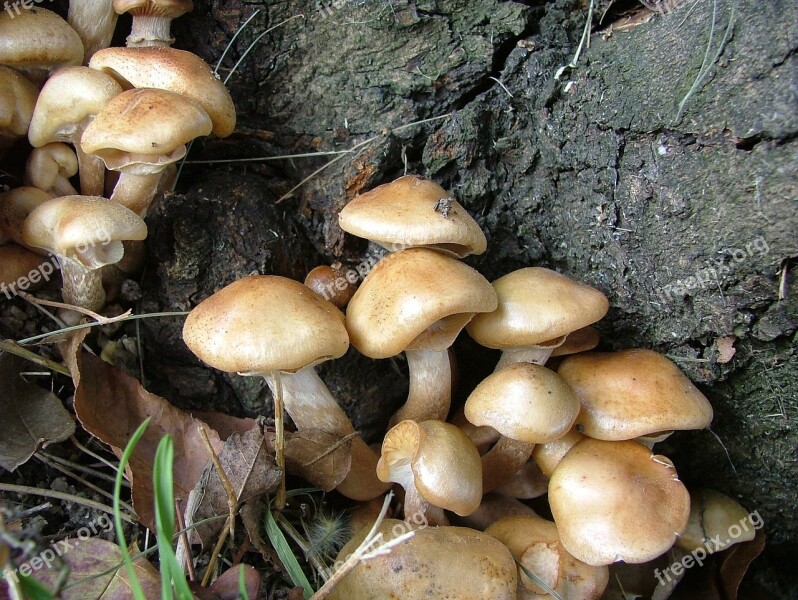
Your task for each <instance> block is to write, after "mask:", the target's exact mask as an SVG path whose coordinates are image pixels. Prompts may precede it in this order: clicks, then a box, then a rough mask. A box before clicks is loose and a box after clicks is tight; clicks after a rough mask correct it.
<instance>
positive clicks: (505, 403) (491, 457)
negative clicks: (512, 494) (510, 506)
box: [465, 363, 579, 492]
mask: <svg viewBox="0 0 798 600" xmlns="http://www.w3.org/2000/svg"><path fill="white" fill-rule="evenodd" d="M578 413H579V400H578V399H577V398H576V396H574V394H573V392H572V391H571V390H570V389H569V388H568V386H567V385H566V384H565V382H564V381H563V380H562V379H561V378H560V377H559V376H558V375H557V374H556V373H555V372H554V371H551V370H549V369H547V368H546V367H541V366H540V365H534V364H530V363H515V364H511V365H509V366H507V367H505V368H504V369H501V370H500V371H494V372H493V374H491V375H489V376H488V377H487V378H486V379H485V380H484V381H482V382H481V383H480V384H479V385H478V386H477V387H476V388H475V389H474V391H473V392H472V393H471V395H470V396H469V397H468V400H466V403H465V416H466V419H468V420H469V421H470V422H471V423H473V424H474V425H477V426H487V427H492V428H493V429H495V430H496V431H498V432H499V433H500V434H501V437H500V438H499V441H498V442H496V444H495V445H494V446H493V448H491V449H490V450H489V451H488V453H487V454H485V455H483V456H482V488H483V490H484V491H485V492H489V491H491V490H493V489H495V488H496V487H498V486H499V485H501V484H503V483H505V482H506V481H508V480H509V479H510V478H511V477H512V476H513V474H514V473H516V472H517V471H518V470H519V469H520V468H521V467H523V466H524V465H525V464H526V462H527V461H528V460H529V457H530V456H531V455H532V449H533V448H534V446H535V444H545V443H547V442H552V441H554V440H556V439H557V438H559V437H562V436H563V435H565V433H567V432H568V430H569V429H570V428H571V427H572V426H573V424H574V421H575V420H576V416H577V414H578Z"/></svg>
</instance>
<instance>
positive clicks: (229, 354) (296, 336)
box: [183, 275, 349, 374]
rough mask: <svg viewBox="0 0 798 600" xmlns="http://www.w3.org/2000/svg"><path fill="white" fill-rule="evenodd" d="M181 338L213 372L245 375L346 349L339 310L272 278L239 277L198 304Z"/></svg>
mask: <svg viewBox="0 0 798 600" xmlns="http://www.w3.org/2000/svg"><path fill="white" fill-rule="evenodd" d="M183 340H184V341H185V342H186V345H187V346H188V347H189V349H190V350H191V351H192V352H193V353H194V354H196V355H197V356H198V357H199V358H200V359H201V360H202V361H204V362H206V363H207V364H209V365H210V366H212V367H214V368H215V369H219V370H221V371H226V372H228V373H248V374H263V373H269V372H273V371H290V372H294V371H299V370H300V369H303V368H305V367H307V366H311V365H315V364H318V363H320V362H323V361H325V360H329V359H332V358H338V357H339V356H342V355H343V354H344V353H345V352H346V350H347V348H348V347H349V339H348V337H347V334H346V328H345V327H344V316H343V314H342V313H341V311H339V310H338V309H337V308H335V307H334V306H333V305H332V304H331V303H329V302H327V301H326V300H324V299H322V298H321V297H319V296H318V295H317V294H316V293H314V292H312V291H311V290H309V289H308V288H306V287H305V286H304V285H302V284H301V283H299V282H297V281H293V280H291V279H287V278H285V277H278V276H276V275H252V276H250V277H245V278H244V279H239V280H238V281H235V282H233V283H231V284H230V285H228V286H227V287H225V288H223V289H221V290H219V291H218V292H216V293H215V294H213V295H212V296H210V297H209V298H207V299H205V300H203V301H202V302H200V303H199V304H198V305H197V306H196V307H195V308H194V310H192V311H191V314H189V316H188V318H186V322H185V325H184V326H183Z"/></svg>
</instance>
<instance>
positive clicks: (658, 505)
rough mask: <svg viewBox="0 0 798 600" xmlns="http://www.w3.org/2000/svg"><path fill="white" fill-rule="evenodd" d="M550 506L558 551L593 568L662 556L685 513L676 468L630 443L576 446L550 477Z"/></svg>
mask: <svg viewBox="0 0 798 600" xmlns="http://www.w3.org/2000/svg"><path fill="white" fill-rule="evenodd" d="M549 504H550V505H551V512H552V515H553V516H554V522H555V523H556V524H557V529H558V530H559V532H560V537H561V538H562V543H563V546H565V548H566V549H567V550H568V552H570V553H571V554H573V555H574V556H575V557H576V558H578V559H579V560H581V561H583V562H586V563H588V564H590V565H594V566H598V565H609V564H611V563H613V562H615V561H618V560H623V561H625V562H629V563H640V562H646V561H648V560H651V559H652V558H654V557H656V556H659V555H660V554H662V553H663V552H665V551H666V550H668V549H669V548H670V547H671V546H673V543H674V541H675V540H676V538H677V537H678V536H679V535H680V534H681V532H682V531H684V528H685V526H686V525H687V518H688V516H689V514H690V495H689V494H688V493H687V490H686V489H685V487H684V485H683V484H682V482H681V481H679V478H678V475H677V474H676V469H675V468H674V467H673V463H672V462H671V461H670V460H669V459H668V458H666V457H664V456H654V455H653V454H652V453H651V451H650V450H649V449H648V448H646V447H645V446H643V445H642V444H639V443H637V442H633V441H622V442H605V441H601V440H594V439H590V438H585V439H584V440H582V441H581V442H579V443H578V444H576V445H575V446H574V447H573V448H572V449H571V450H570V451H569V452H568V454H566V455H565V456H564V457H563V459H562V460H561V461H560V464H559V465H557V468H556V469H555V470H554V473H553V474H552V476H551V480H550V481H549Z"/></svg>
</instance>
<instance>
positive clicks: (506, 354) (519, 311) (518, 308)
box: [466, 267, 609, 370]
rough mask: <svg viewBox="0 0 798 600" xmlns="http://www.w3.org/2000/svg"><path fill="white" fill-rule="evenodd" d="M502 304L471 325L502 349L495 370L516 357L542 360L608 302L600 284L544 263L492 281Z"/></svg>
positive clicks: (489, 344) (487, 342) (470, 331)
mask: <svg viewBox="0 0 798 600" xmlns="http://www.w3.org/2000/svg"><path fill="white" fill-rule="evenodd" d="M493 287H494V288H495V290H496V295H497V296H498V298H499V307H498V308H497V309H496V310H495V311H493V312H491V313H486V314H483V315H478V316H476V317H474V319H473V320H472V321H471V322H470V323H469V324H468V325H467V327H466V330H467V331H468V334H469V335H470V336H471V337H472V338H474V340H475V341H477V342H478V343H480V344H482V345H483V346H487V347H488V348H497V349H501V350H503V352H502V357H501V359H500V360H499V364H497V365H496V370H499V369H501V368H503V367H505V366H507V365H509V364H512V363H515V362H530V363H536V364H539V365H542V364H545V362H546V361H547V360H548V359H549V356H551V353H552V351H553V350H554V349H555V348H556V347H557V346H559V345H560V344H562V343H563V342H564V341H565V336H567V335H568V334H569V333H571V332H574V331H576V330H578V329H581V328H582V327H585V326H587V325H590V324H591V323H595V322H596V321H598V320H599V319H601V318H602V317H603V316H604V315H605V314H606V313H607V309H608V308H609V302H608V301H607V298H606V296H604V294H602V293H601V292H600V291H598V290H597V289H595V288H592V287H590V286H587V285H584V284H581V283H577V282H576V281H574V280H573V279H571V278H569V277H566V276H565V275H561V274H559V273H557V272H555V271H552V270H550V269H544V268H542V267H527V268H525V269H519V270H518V271H513V272H512V273H508V274H507V275H505V276H504V277H500V278H499V279H497V280H496V281H494V282H493Z"/></svg>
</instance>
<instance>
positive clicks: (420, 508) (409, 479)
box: [391, 463, 449, 527]
mask: <svg viewBox="0 0 798 600" xmlns="http://www.w3.org/2000/svg"><path fill="white" fill-rule="evenodd" d="M391 479H392V480H393V481H394V482H395V483H398V484H399V485H401V486H402V487H403V488H404V490H405V501H404V513H405V521H409V522H414V523H416V522H420V523H426V524H427V525H430V526H432V527H439V526H441V525H449V519H448V518H447V517H446V513H445V512H444V511H443V509H442V508H441V507H440V506H435V505H434V504H431V503H430V502H429V501H428V500H426V499H425V498H424V497H423V496H422V495H421V493H419V491H418V488H417V487H416V477H415V475H414V474H413V469H412V468H411V467H410V463H407V464H402V465H397V466H396V467H395V468H394V471H393V472H392V474H391Z"/></svg>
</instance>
